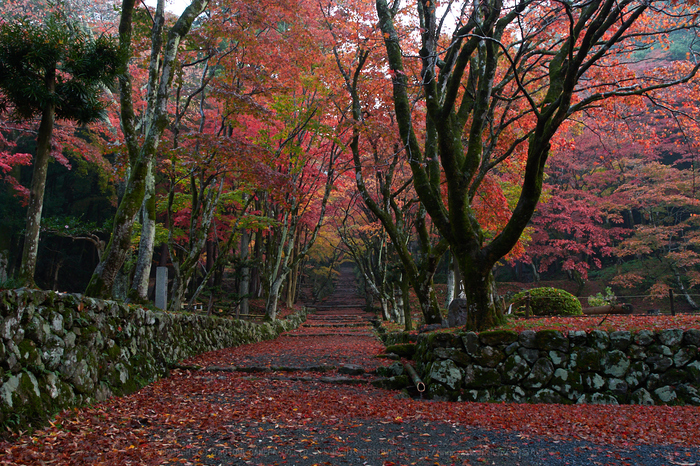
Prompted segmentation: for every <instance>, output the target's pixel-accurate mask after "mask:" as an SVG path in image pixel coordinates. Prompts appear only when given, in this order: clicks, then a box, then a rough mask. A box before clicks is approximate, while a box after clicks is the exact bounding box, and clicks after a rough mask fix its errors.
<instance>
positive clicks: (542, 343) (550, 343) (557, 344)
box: [535, 330, 569, 352]
mask: <svg viewBox="0 0 700 466" xmlns="http://www.w3.org/2000/svg"><path fill="white" fill-rule="evenodd" d="M535 346H536V347H537V348H538V349H541V350H544V351H550V350H555V351H562V352H567V351H569V340H568V339H567V338H566V337H565V336H564V335H562V333H561V332H559V331H557V330H540V331H539V332H537V333H536V334H535Z"/></svg>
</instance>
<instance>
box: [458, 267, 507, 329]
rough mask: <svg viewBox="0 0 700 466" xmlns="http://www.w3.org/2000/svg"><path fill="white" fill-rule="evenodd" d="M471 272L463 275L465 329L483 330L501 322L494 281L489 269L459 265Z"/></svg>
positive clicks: (501, 311) (501, 314)
mask: <svg viewBox="0 0 700 466" xmlns="http://www.w3.org/2000/svg"><path fill="white" fill-rule="evenodd" d="M461 268H462V269H463V270H468V271H470V272H471V273H469V274H466V273H465V274H463V276H464V293H465V297H466V299H467V323H466V325H465V328H466V329H467V330H475V331H480V330H485V329H488V328H492V327H495V326H498V325H501V324H502V323H503V310H502V309H501V305H500V301H499V299H498V294H497V292H496V281H495V279H494V278H493V273H492V271H491V269H489V270H488V271H483V270H478V268H477V267H471V268H469V267H461Z"/></svg>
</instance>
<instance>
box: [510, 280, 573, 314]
mask: <svg viewBox="0 0 700 466" xmlns="http://www.w3.org/2000/svg"><path fill="white" fill-rule="evenodd" d="M528 293H530V312H531V313H532V314H533V315H536V316H551V315H555V316H578V315H581V314H583V311H582V310H581V303H580V302H579V300H578V299H577V298H576V297H575V296H574V295H572V294H571V293H569V292H568V291H565V290H560V289H558V288H552V287H542V288H533V289H531V290H527V291H521V292H520V293H518V294H516V295H515V296H513V303H514V305H515V306H516V307H517V308H518V310H519V311H525V297H526V296H527V294H528Z"/></svg>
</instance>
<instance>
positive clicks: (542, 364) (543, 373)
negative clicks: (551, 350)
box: [522, 358, 554, 388]
mask: <svg viewBox="0 0 700 466" xmlns="http://www.w3.org/2000/svg"><path fill="white" fill-rule="evenodd" d="M552 375H554V365H553V364H552V361H550V360H549V359H547V358H540V359H538V360H537V362H535V364H534V365H533V366H532V371H530V374H528V376H527V377H525V380H523V382H522V385H523V386H524V387H525V388H542V387H544V386H545V385H547V383H549V380H550V379H551V378H552Z"/></svg>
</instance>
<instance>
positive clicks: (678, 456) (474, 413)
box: [0, 276, 700, 466]
mask: <svg viewBox="0 0 700 466" xmlns="http://www.w3.org/2000/svg"><path fill="white" fill-rule="evenodd" d="M349 280H350V277H348V276H345V277H342V279H341V282H340V285H339V286H338V288H337V291H336V294H335V295H334V296H333V297H332V298H331V299H329V300H328V301H327V302H326V303H325V304H324V305H323V306H319V307H318V308H317V309H316V311H315V312H313V313H312V314H311V315H310V316H309V319H308V321H307V322H306V324H305V325H304V326H303V327H301V328H300V329H298V330H296V331H294V332H290V333H288V334H285V335H283V336H281V337H280V338H278V339H277V340H275V341H271V342H262V343H257V344H253V345H246V346H242V347H239V348H231V349H225V350H221V351H216V352H212V353H207V354H204V355H201V356H199V357H197V358H194V359H192V360H188V361H183V365H199V366H203V367H206V368H207V369H205V370H199V371H194V370H177V371H173V372H172V373H171V375H170V377H168V378H166V379H163V380H160V381H158V382H156V383H153V384H151V385H149V386H147V387H145V388H144V389H142V390H140V391H139V392H137V393H135V394H133V395H131V396H127V397H123V398H115V399H112V400H109V401H108V402H105V403H100V404H97V405H95V406H92V407H89V408H85V409H82V410H75V411H72V412H66V413H63V414H61V415H59V416H58V418H57V419H56V420H55V422H54V423H53V425H52V426H51V427H50V428H47V429H45V430H42V431H38V432H35V433H34V434H33V435H32V436H29V435H21V436H17V437H15V438H13V439H11V441H10V442H6V443H2V444H0V452H3V453H4V454H3V455H2V456H0V464H1V465H20V464H21V465H25V464H36V465H46V464H59V465H72V464H75V465H155V464H192V465H196V464H206V465H245V464H251V465H297V466H301V465H305V466H306V465H309V466H310V465H316V464H318V465H346V464H347V465H371V466H388V465H413V464H417V465H452V464H455V465H466V464H495V465H598V464H600V465H624V464H632V465H695V464H699V465H700V448H699V445H700V431H699V430H698V427H697V426H698V425H699V423H700V410H698V408H695V407H645V406H594V405H579V406H560V405H531V404H523V405H520V404H514V403H513V404H498V403H488V404H486V403H448V402H430V401H426V400H414V399H405V398H402V397H400V396H398V393H397V392H392V391H387V390H382V389H378V388H374V387H373V386H372V385H370V384H369V383H368V382H369V381H370V380H372V379H373V378H375V375H374V374H373V371H374V370H375V369H376V368H377V367H378V366H380V365H387V364H389V361H386V360H384V359H380V358H377V357H376V355H377V354H379V353H381V352H382V349H383V347H382V345H381V344H380V343H379V341H378V340H377V339H376V338H375V336H374V334H373V332H372V327H371V325H370V322H369V318H370V317H372V316H370V315H367V314H365V313H364V312H363V311H362V310H361V307H360V306H361V301H359V300H358V299H357V297H355V296H354V292H353V286H352V284H351V282H349ZM359 368H361V370H360V369H359ZM362 371H364V373H361V374H359V373H358V372H362Z"/></svg>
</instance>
